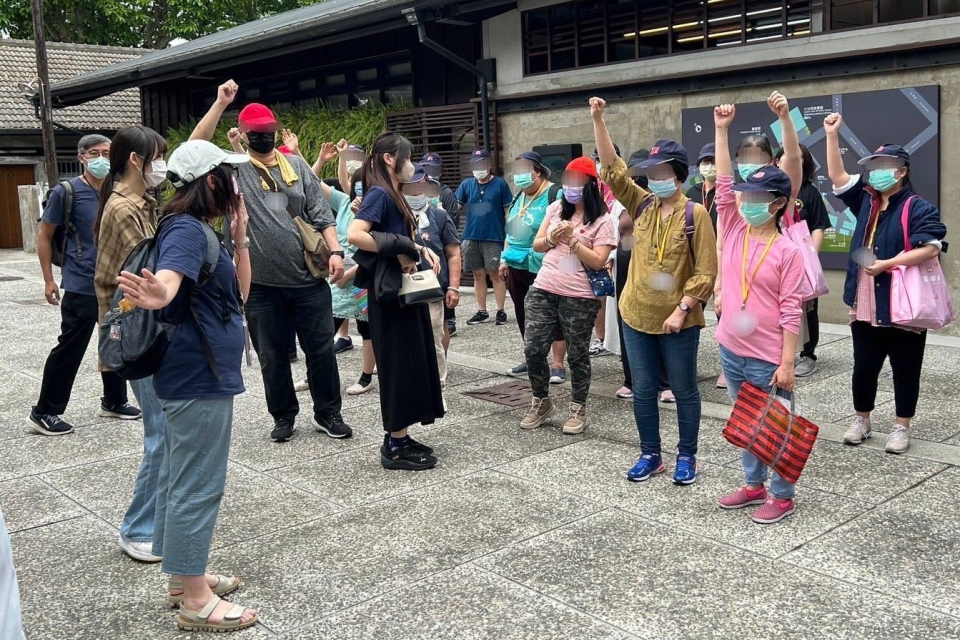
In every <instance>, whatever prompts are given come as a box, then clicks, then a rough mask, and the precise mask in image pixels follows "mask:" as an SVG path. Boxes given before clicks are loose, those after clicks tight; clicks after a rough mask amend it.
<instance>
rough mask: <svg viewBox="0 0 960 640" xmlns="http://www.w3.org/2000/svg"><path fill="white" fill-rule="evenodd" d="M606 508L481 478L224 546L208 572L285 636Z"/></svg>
mask: <svg viewBox="0 0 960 640" xmlns="http://www.w3.org/2000/svg"><path fill="white" fill-rule="evenodd" d="M600 508H601V507H600V505H597V504H596V503H593V502H589V501H585V500H582V499H579V498H575V497H572V496H568V495H565V494H562V493H559V492H556V491H551V490H549V489H543V488H539V487H537V486H536V485H531V484H529V483H527V482H524V481H522V480H518V479H516V478H510V477H507V476H504V475H502V474H498V473H492V472H483V473H480V474H476V475H473V476H469V477H467V478H460V479H457V480H452V481H450V482H446V483H444V484H442V485H437V486H432V487H427V488H424V489H422V490H421V491H418V492H416V493H415V494H409V495H404V496H400V497H398V498H396V499H394V500H391V501H389V502H386V503H377V504H374V505H370V506H367V507H363V508H360V509H357V510H352V511H347V512H344V513H341V514H337V515H333V516H330V517H327V518H323V519H320V520H317V521H314V522H311V523H308V524H306V525H302V526H299V527H293V528H289V529H284V530H282V531H279V532H277V533H276V534H275V535H273V536H270V537H268V538H261V539H258V540H252V541H249V542H245V543H241V544H239V545H236V546H231V547H225V548H222V549H220V550H218V551H215V552H214V553H213V554H212V565H213V566H214V567H217V569H218V571H220V572H231V573H235V574H238V575H242V576H243V578H244V580H245V581H246V586H245V587H244V589H243V592H242V596H243V597H242V600H243V602H244V603H245V605H246V606H252V607H254V608H259V609H260V612H261V618H262V620H263V622H264V624H266V625H267V626H268V627H269V628H270V629H272V630H275V631H278V632H287V631H290V630H291V628H292V627H294V626H296V625H299V624H302V623H303V622H304V621H307V620H313V619H316V618H319V617H322V616H326V615H330V614H332V613H335V612H337V611H339V610H341V609H344V608H346V607H350V606H353V605H356V604H359V603H360V602H362V601H364V600H368V599H370V598H372V597H375V596H377V595H379V594H380V593H383V592H385V591H388V590H395V589H404V588H405V587H406V586H407V585H409V584H411V583H412V582H414V581H416V580H419V579H421V578H424V577H426V576H428V575H430V574H432V573H436V572H438V571H442V570H446V569H450V568H453V567H454V566H456V565H458V564H462V563H464V562H467V561H469V560H472V559H474V558H477V557H479V556H481V555H484V554H486V553H490V552H491V551H495V550H497V549H501V548H503V547H506V546H508V545H510V544H514V543H516V542H519V541H521V540H525V539H527V538H529V537H531V536H535V535H537V534H539V533H542V532H543V531H547V530H549V529H553V528H555V527H557V526H560V525H562V524H565V523H568V522H572V521H573V520H576V519H578V518H582V517H584V516H586V515H589V514H591V513H594V512H596V511H597V510H599V509H600ZM292 576H295V577H292ZM291 578H292V579H291ZM238 599H240V598H239V596H238Z"/></svg>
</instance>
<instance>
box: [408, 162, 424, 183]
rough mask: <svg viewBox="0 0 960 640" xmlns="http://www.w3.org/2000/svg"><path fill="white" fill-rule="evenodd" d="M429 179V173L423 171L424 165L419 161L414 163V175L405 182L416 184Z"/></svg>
mask: <svg viewBox="0 0 960 640" xmlns="http://www.w3.org/2000/svg"><path fill="white" fill-rule="evenodd" d="M426 179H427V174H426V173H424V171H423V165H422V164H420V163H419V162H414V163H413V177H412V178H410V179H409V180H407V181H406V182H405V183H404V184H415V183H417V182H423V181H424V180H426Z"/></svg>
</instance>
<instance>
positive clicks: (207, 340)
mask: <svg viewBox="0 0 960 640" xmlns="http://www.w3.org/2000/svg"><path fill="white" fill-rule="evenodd" d="M247 161H248V158H247V156H245V155H241V154H231V153H227V152H225V151H222V150H220V149H219V148H217V147H216V146H215V145H213V144H211V143H209V142H206V141H203V140H191V141H190V142H186V143H184V144H183V145H181V146H180V147H179V148H177V150H176V151H174V152H173V155H172V156H171V158H170V164H169V169H168V173H167V177H168V178H169V179H170V181H171V182H172V183H173V184H174V186H175V187H176V193H175V194H174V196H173V199H172V200H171V201H170V203H169V204H168V205H167V207H166V215H165V217H164V218H163V219H162V220H161V222H160V225H159V227H158V229H157V240H156V243H157V264H156V269H155V271H156V273H155V274H153V273H150V272H149V271H148V270H146V269H144V270H143V273H142V274H141V275H135V274H133V273H130V272H128V271H123V272H122V273H121V274H120V277H119V278H117V283H118V284H119V286H120V289H121V290H122V291H123V293H124V295H125V297H126V298H127V299H128V300H130V301H132V302H133V303H134V304H136V305H137V306H138V307H141V308H144V309H162V312H161V317H162V319H163V320H164V321H166V322H176V321H177V320H179V324H178V325H177V327H176V329H175V331H174V333H173V336H172V338H171V340H170V345H169V347H168V349H167V351H166V353H165V354H164V358H163V361H162V362H161V364H160V368H159V369H158V370H157V372H156V373H155V374H154V376H153V382H154V387H155V389H156V392H157V397H158V398H159V399H160V405H161V408H162V409H163V412H164V415H165V417H166V433H165V434H164V437H165V442H164V447H165V450H164V461H163V466H162V467H161V469H160V481H159V489H158V492H157V511H156V513H157V515H156V523H155V525H154V537H153V553H154V554H155V555H158V556H162V557H163V565H162V568H163V572H164V573H168V574H170V582H169V584H168V591H169V600H170V602H171V603H172V604H179V605H180V613H179V615H178V616H177V626H178V627H179V628H180V629H182V630H187V631H233V630H237V629H244V628H247V627H251V626H253V625H254V624H256V622H257V613H256V611H253V610H251V609H244V608H243V607H241V606H239V605H234V604H230V603H229V602H223V601H221V600H220V596H222V595H225V594H227V593H230V592H231V591H234V590H236V589H237V587H239V586H240V580H239V578H235V577H226V576H217V575H211V574H208V573H207V572H206V569H207V556H208V554H209V552H210V540H211V538H212V537H213V529H214V526H215V525H216V522H217V514H218V513H219V511H220V500H221V498H222V497H223V489H224V483H225V482H226V479H227V454H228V452H229V449H230V432H231V428H232V426H233V397H234V396H236V395H238V394H240V393H243V391H244V388H243V378H242V377H241V375H240V366H241V360H242V356H243V320H242V315H241V312H240V296H239V292H238V289H237V274H238V273H239V274H240V277H241V282H240V287H241V289H242V290H243V291H248V290H249V287H250V282H249V280H250V269H249V260H250V257H249V254H248V251H247V248H248V247H249V244H250V243H249V240H248V239H247V237H246V235H247V220H246V218H247V216H246V209H245V207H244V206H243V199H242V198H241V196H240V195H239V188H238V186H237V178H236V175H235V169H234V168H233V166H231V165H235V164H238V163H241V162H247ZM222 216H230V228H231V230H232V233H233V245H234V247H235V248H236V260H237V265H236V266H235V265H234V263H233V261H232V260H231V257H230V255H229V254H228V253H227V251H226V249H224V248H223V246H222V245H219V246H218V247H217V249H218V250H219V255H218V258H217V260H216V263H215V265H211V264H210V262H208V260H209V259H208V258H207V248H208V246H210V245H209V244H208V243H210V242H216V241H217V240H216V236H214V235H213V233H212V229H211V228H210V223H211V222H212V221H214V220H216V219H217V218H219V217H222ZM218 244H219V243H218ZM205 263H206V264H205ZM211 267H212V268H211ZM141 276H142V277H141ZM208 354H209V358H208Z"/></svg>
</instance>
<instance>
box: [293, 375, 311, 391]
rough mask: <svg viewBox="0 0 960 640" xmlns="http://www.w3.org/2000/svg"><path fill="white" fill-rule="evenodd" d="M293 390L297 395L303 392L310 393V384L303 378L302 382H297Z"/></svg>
mask: <svg viewBox="0 0 960 640" xmlns="http://www.w3.org/2000/svg"><path fill="white" fill-rule="evenodd" d="M294 390H295V391H296V392H297V393H303V392H304V391H310V383H309V382H308V381H307V379H306V378H304V379H303V380H301V381H300V382H298V383H297V384H296V386H295V387H294Z"/></svg>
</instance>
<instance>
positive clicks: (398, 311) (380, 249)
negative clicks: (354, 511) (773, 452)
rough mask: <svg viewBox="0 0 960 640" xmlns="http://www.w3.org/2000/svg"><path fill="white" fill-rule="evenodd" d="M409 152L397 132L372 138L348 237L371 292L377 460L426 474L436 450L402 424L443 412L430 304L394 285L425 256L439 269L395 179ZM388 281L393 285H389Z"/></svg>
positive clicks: (409, 171) (360, 279) (406, 167)
mask: <svg viewBox="0 0 960 640" xmlns="http://www.w3.org/2000/svg"><path fill="white" fill-rule="evenodd" d="M412 152H413V145H411V144H410V141H409V140H407V139H406V138H404V137H403V136H400V135H397V134H395V133H384V134H382V135H381V136H380V137H378V138H377V139H376V140H375V141H374V142H373V148H372V150H371V153H370V156H369V157H368V158H367V159H366V161H365V162H364V163H363V168H362V169H361V181H362V182H363V201H362V202H361V203H360V210H359V211H357V215H356V218H355V219H354V221H353V222H352V223H350V230H349V231H348V232H347V240H349V242H350V244H352V245H353V246H355V247H356V248H357V249H358V251H357V253H356V254H355V256H354V257H355V259H356V261H357V264H358V265H360V270H359V272H358V274H357V278H356V285H357V286H358V287H365V288H367V290H368V291H369V295H368V306H367V313H368V315H369V318H370V336H371V338H372V340H373V352H374V355H375V356H376V360H377V368H378V369H379V372H380V412H381V414H382V415H383V429H384V431H386V433H385V434H384V437H383V446H382V447H381V448H380V464H381V465H382V466H383V467H384V468H385V469H404V470H407V471H423V470H426V469H430V468H431V467H433V466H435V465H436V464H437V458H436V456H434V455H433V449H431V448H430V447H428V446H426V445H424V444H421V443H419V442H417V441H416V440H414V439H413V438H411V437H410V436H409V435H408V434H407V428H408V427H409V426H410V425H412V424H416V423H418V422H419V423H420V424H425V425H426V424H433V422H434V420H435V419H436V418H442V417H443V396H442V395H441V392H440V373H439V369H438V366H437V358H436V355H435V353H436V351H435V347H434V342H433V330H432V328H431V326H430V313H429V310H428V308H427V305H426V304H414V305H410V306H406V307H401V306H400V304H399V302H398V301H397V296H398V291H397V290H396V289H397V288H398V287H399V284H397V283H399V281H400V275H399V272H400V270H403V272H405V273H413V272H415V271H417V269H418V267H417V263H418V262H419V260H420V259H421V258H423V259H424V260H425V261H426V263H427V264H429V265H430V267H431V268H432V269H433V270H434V272H435V273H439V272H440V260H439V258H438V257H437V255H436V254H435V253H434V252H433V251H431V250H430V249H429V248H427V247H423V246H419V245H417V244H416V243H414V241H413V233H414V230H415V229H416V228H417V224H416V222H415V221H414V217H413V212H412V211H411V209H410V205H409V204H407V201H406V200H405V199H404V198H403V195H401V193H400V184H401V183H404V182H407V181H409V180H410V179H411V178H412V177H413V174H414V167H413V162H411V160H410V156H411V154H412ZM373 234H375V235H373ZM381 276H384V277H381ZM388 282H389V283H394V284H397V287H395V288H393V290H388V285H387V284H385V283H388Z"/></svg>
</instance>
